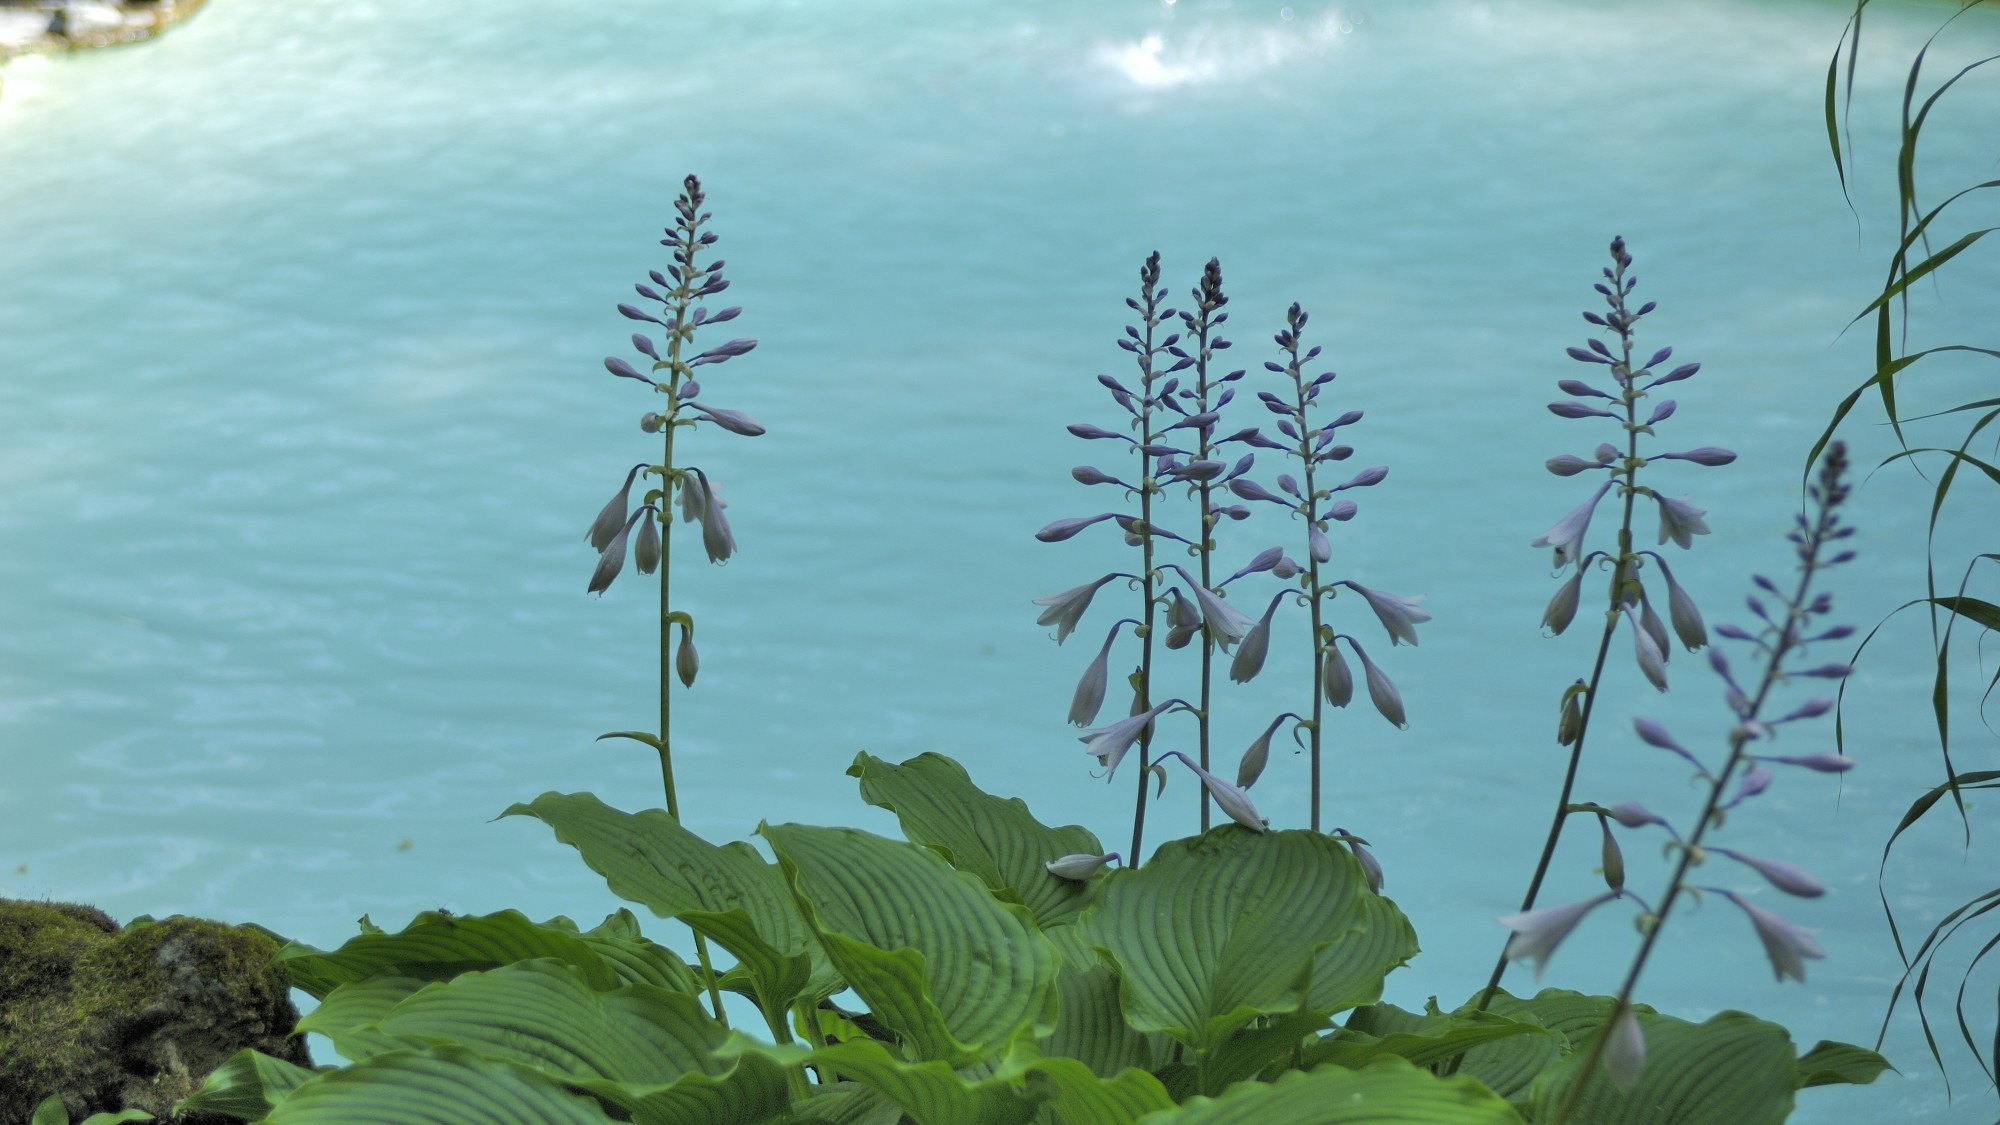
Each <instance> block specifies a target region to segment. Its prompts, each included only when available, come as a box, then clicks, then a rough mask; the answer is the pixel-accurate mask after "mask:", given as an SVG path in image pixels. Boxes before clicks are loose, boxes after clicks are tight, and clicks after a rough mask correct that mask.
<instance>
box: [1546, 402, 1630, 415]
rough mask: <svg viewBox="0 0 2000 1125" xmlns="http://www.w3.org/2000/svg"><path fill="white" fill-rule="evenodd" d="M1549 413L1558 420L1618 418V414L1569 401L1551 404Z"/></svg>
mask: <svg viewBox="0 0 2000 1125" xmlns="http://www.w3.org/2000/svg"><path fill="white" fill-rule="evenodd" d="M1549 413H1551V414H1553V415H1555V416H1556V417H1558V418H1616V417H1617V415H1616V414H1613V413H1611V412H1610V411H1609V410H1599V409H1597V408H1596V407H1594V406H1585V405H1584V404H1582V403H1580V402H1572V401H1569V400H1564V401H1562V402H1552V403H1550V404H1549Z"/></svg>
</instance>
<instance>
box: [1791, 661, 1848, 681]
mask: <svg viewBox="0 0 2000 1125" xmlns="http://www.w3.org/2000/svg"><path fill="white" fill-rule="evenodd" d="M1853 671H1854V666H1853V665H1852V664H1822V665H1820V666H1819V667H1817V668H1809V669H1807V670H1805V671H1803V672H1793V673H1792V675H1794V676H1813V677H1816V678H1818V679H1822V680H1844V679H1846V678H1847V677H1848V676H1849V675H1851V674H1852V673H1853Z"/></svg>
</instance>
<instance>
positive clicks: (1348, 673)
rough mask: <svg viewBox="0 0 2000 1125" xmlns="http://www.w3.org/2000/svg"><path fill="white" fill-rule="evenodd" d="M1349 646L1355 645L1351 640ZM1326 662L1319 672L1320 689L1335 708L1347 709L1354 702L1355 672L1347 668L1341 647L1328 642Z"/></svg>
mask: <svg viewBox="0 0 2000 1125" xmlns="http://www.w3.org/2000/svg"><path fill="white" fill-rule="evenodd" d="M1348 643H1349V644H1352V643H1353V640H1352V639H1351V638H1350V639H1349V641H1348ZM1325 651H1326V660H1325V661H1324V662H1323V663H1322V664H1321V666H1320V671H1319V688H1320V690H1321V691H1322V692H1325V693H1326V701H1327V702H1328V703H1331V704H1333V705H1334V706H1335V707H1345V706H1347V705H1348V704H1349V703H1351V702H1353V700H1354V670H1353V669H1351V668H1349V667H1348V666H1347V660H1346V658H1345V657H1343V656H1341V655H1340V646H1339V645H1338V644H1335V643H1333V642H1332V641H1328V642H1327V645H1326V650H1325Z"/></svg>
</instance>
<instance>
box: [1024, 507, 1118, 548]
mask: <svg viewBox="0 0 2000 1125" xmlns="http://www.w3.org/2000/svg"><path fill="white" fill-rule="evenodd" d="M1115 515H1117V513H1116V512H1100V513H1098V514H1097V515H1094V516H1074V517H1071V518H1070V519H1066V520H1057V521H1055V522H1054V523H1052V524H1050V525H1048V526H1047V527H1045V528H1043V529H1041V530H1040V531H1037V532H1035V538H1037V539H1039V540H1041V541H1042V542H1044V543H1060V542H1062V541H1063V540H1065V539H1068V538H1069V537H1070V536H1072V535H1075V534H1076V533H1077V532H1079V531H1082V530H1083V529H1084V528H1086V527H1089V526H1090V525H1091V524H1094V523H1103V522H1104V521H1105V520H1108V519H1111V518H1112V517H1113V516H1115Z"/></svg>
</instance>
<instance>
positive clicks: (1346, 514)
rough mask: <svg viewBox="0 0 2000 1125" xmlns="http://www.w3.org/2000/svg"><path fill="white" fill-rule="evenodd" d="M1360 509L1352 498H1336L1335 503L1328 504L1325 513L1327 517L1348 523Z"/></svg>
mask: <svg viewBox="0 0 2000 1125" xmlns="http://www.w3.org/2000/svg"><path fill="white" fill-rule="evenodd" d="M1358 511H1360V509H1359V508H1358V507H1356V506H1355V503H1354V501H1352V500H1335V501H1334V502H1333V503H1331V504H1328V505H1327V506H1326V512H1325V513H1324V514H1325V516H1326V518H1327V519H1330V520H1338V521H1339V522H1341V523H1346V522H1347V521H1348V520H1351V519H1353V518H1354V513H1355V512H1358Z"/></svg>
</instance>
